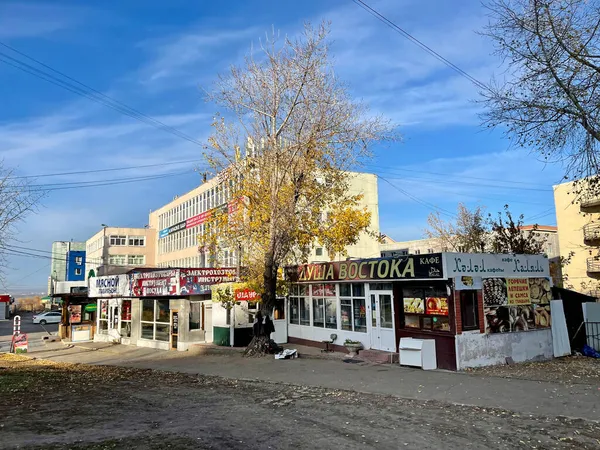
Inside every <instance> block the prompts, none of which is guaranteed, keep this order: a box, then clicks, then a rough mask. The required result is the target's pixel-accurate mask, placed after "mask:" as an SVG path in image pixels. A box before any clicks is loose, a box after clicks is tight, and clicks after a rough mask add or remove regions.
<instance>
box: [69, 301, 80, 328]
mask: <svg viewBox="0 0 600 450" xmlns="http://www.w3.org/2000/svg"><path fill="white" fill-rule="evenodd" d="M69 317H70V322H71V323H72V324H77V323H81V305H69Z"/></svg>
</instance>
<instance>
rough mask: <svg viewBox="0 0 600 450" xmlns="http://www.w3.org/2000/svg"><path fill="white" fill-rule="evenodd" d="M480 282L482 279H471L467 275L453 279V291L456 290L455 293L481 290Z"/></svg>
mask: <svg viewBox="0 0 600 450" xmlns="http://www.w3.org/2000/svg"><path fill="white" fill-rule="evenodd" d="M482 281H483V279H482V278H481V277H472V276H469V275H463V276H462V277H455V278H454V289H456V290H457V291H469V290H481V289H482Z"/></svg>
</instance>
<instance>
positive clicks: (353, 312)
mask: <svg viewBox="0 0 600 450" xmlns="http://www.w3.org/2000/svg"><path fill="white" fill-rule="evenodd" d="M340 297H341V298H340V313H341V321H342V323H341V327H342V330H346V331H357V332H360V333H366V332H367V309H366V302H365V298H364V297H365V288H364V284H362V283H355V284H350V283H347V284H346V283H344V284H340ZM345 297H347V298H345Z"/></svg>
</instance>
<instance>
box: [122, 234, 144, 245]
mask: <svg viewBox="0 0 600 450" xmlns="http://www.w3.org/2000/svg"><path fill="white" fill-rule="evenodd" d="M136 241H137V243H136ZM127 246H128V247H145V246H146V236H136V235H133V236H127Z"/></svg>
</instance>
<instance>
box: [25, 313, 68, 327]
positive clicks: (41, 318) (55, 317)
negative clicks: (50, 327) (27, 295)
mask: <svg viewBox="0 0 600 450" xmlns="http://www.w3.org/2000/svg"><path fill="white" fill-rule="evenodd" d="M60 317H61V314H60V312H58V311H47V312H44V313H41V314H36V315H34V316H33V319H32V320H31V321H32V323H39V324H40V325H46V324H47V323H60Z"/></svg>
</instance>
